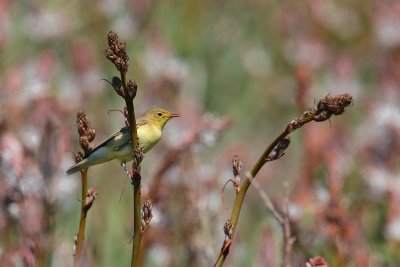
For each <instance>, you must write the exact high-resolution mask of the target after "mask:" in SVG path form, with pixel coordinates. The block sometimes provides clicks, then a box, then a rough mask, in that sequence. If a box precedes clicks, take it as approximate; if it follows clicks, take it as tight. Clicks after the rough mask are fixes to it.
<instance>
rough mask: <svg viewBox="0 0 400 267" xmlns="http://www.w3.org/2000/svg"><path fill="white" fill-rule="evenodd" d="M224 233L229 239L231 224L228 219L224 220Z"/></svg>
mask: <svg viewBox="0 0 400 267" xmlns="http://www.w3.org/2000/svg"><path fill="white" fill-rule="evenodd" d="M224 233H225V236H226V237H228V238H229V239H230V238H232V233H233V224H232V222H231V220H230V219H228V220H226V222H225V224H224Z"/></svg>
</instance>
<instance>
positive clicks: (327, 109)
mask: <svg viewBox="0 0 400 267" xmlns="http://www.w3.org/2000/svg"><path fill="white" fill-rule="evenodd" d="M351 103H353V97H352V96H351V95H350V94H348V93H345V94H341V95H337V96H335V97H331V96H326V97H324V98H323V99H321V100H320V101H319V102H318V105H317V116H318V115H320V114H321V113H325V114H324V115H321V116H319V117H317V119H314V120H315V121H323V120H327V119H329V118H330V117H331V115H340V114H342V113H343V112H344V111H345V108H346V107H347V106H349V105H350V104H351Z"/></svg>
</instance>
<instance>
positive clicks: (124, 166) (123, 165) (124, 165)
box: [121, 161, 131, 177]
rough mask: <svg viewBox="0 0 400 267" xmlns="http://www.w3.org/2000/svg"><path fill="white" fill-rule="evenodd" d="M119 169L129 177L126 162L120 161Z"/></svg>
mask: <svg viewBox="0 0 400 267" xmlns="http://www.w3.org/2000/svg"><path fill="white" fill-rule="evenodd" d="M121 167H122V169H123V170H124V171H125V172H126V174H127V175H128V176H129V177H130V176H131V175H130V173H129V171H128V169H127V168H126V162H125V161H121Z"/></svg>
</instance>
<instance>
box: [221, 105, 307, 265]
mask: <svg viewBox="0 0 400 267" xmlns="http://www.w3.org/2000/svg"><path fill="white" fill-rule="evenodd" d="M314 116H315V112H314V113H310V114H308V116H307V117H305V118H304V120H303V122H304V124H305V123H308V122H310V121H312V120H313V118H314ZM289 126H290V124H289V125H288V127H286V129H285V130H284V131H283V132H282V133H281V134H280V135H279V136H278V137H277V138H276V139H275V140H274V141H273V142H272V143H271V144H270V145H269V146H268V147H267V148H266V149H265V151H264V153H263V154H262V155H261V157H260V158H259V159H258V161H257V162H256V164H254V166H253V168H252V169H251V172H250V174H251V177H252V178H255V177H256V175H257V174H258V172H259V171H260V169H261V168H262V167H263V166H264V164H265V163H266V162H267V161H266V159H267V157H268V156H269V155H270V154H271V152H272V150H273V149H274V148H275V146H276V145H277V144H278V143H279V142H280V141H281V140H283V139H284V138H285V137H286V136H288V135H289V134H290V133H292V132H293V131H294V130H295V129H293V128H291V127H289ZM250 184H251V181H250V180H249V179H245V180H244V181H243V183H242V184H241V186H240V191H239V193H237V194H236V198H235V204H234V207H233V210H232V214H231V218H230V220H231V222H232V224H233V229H232V236H231V239H233V236H234V234H235V231H236V226H237V223H238V220H239V215H240V210H241V208H242V204H243V200H244V197H245V196H246V192H247V189H249V187H250ZM228 253H229V249H226V250H224V251H221V253H220V254H219V257H218V259H217V262H216V263H215V265H214V266H216V267H221V266H222V265H223V263H224V261H225V259H226V257H227V256H228Z"/></svg>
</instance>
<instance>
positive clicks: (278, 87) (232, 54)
mask: <svg viewBox="0 0 400 267" xmlns="http://www.w3.org/2000/svg"><path fill="white" fill-rule="evenodd" d="M399 28H400V2H399V1H391V0H379V1H378V0H375V1H373V0H354V1H342V0H339V1H329V0H308V1H293V0H289V1H287V0H284V1H276V0H271V1H260V0H252V1H243V0H242V1H239V0H232V1H200V0H191V1H183V0H181V1H170V0H163V1H150V0H133V1H119V0H118V1H113V0H100V1H57V0H56V1H24V0H22V1H10V0H0V207H1V208H0V265H1V266H72V263H73V257H72V253H73V237H74V235H75V234H76V233H77V231H78V223H79V216H80V176H79V175H72V176H67V175H66V174H65V170H66V169H67V168H68V167H70V166H71V165H72V164H73V163H74V160H73V152H77V151H78V150H79V146H78V142H77V140H78V134H77V130H76V126H75V119H76V117H75V116H76V113H77V111H78V110H80V109H83V110H85V111H86V112H87V114H88V116H89V119H90V121H91V126H92V127H94V128H95V129H96V133H97V134H96V139H95V141H94V143H95V144H96V143H97V144H99V143H100V142H102V140H104V139H105V138H106V137H107V136H108V135H110V134H112V133H113V132H115V131H117V130H119V129H120V127H122V126H123V125H124V122H123V117H122V116H121V114H120V113H119V112H110V113H108V111H109V110H111V109H121V108H122V107H123V100H122V99H121V98H120V97H118V96H117V95H116V94H115V92H114V91H113V89H112V88H111V87H110V86H109V85H108V84H107V83H106V82H104V81H102V80H101V79H109V80H111V78H112V76H116V75H117V72H116V70H115V69H114V68H113V66H112V64H111V63H110V62H109V61H107V60H106V58H105V57H104V49H105V48H106V47H107V43H106V36H107V33H108V32H109V31H110V30H113V31H115V32H117V33H118V34H119V36H120V39H122V40H125V41H126V42H127V47H128V53H129V56H130V68H129V71H128V78H130V79H135V80H136V82H137V83H138V85H139V91H138V96H137V98H136V99H135V106H136V111H137V112H138V113H141V112H143V111H145V110H146V109H148V108H150V107H154V106H159V107H163V108H166V109H168V110H171V111H173V112H178V113H180V114H182V117H181V118H179V119H174V120H173V121H171V122H170V123H169V124H168V125H167V126H166V128H165V132H164V136H163V138H162V140H161V141H160V143H159V144H158V145H157V146H156V147H155V148H154V149H153V150H152V151H151V152H149V153H148V154H147V155H146V157H145V160H144V162H143V167H142V173H143V177H144V178H143V183H142V184H143V188H142V190H143V193H142V196H143V199H146V198H149V197H150V198H151V199H152V201H153V202H154V205H155V207H154V211H153V212H154V218H153V220H152V222H151V226H150V228H148V229H147V230H146V232H145V239H144V249H143V251H145V252H144V254H143V266H146V267H156V266H212V265H213V263H214V261H215V259H216V257H217V255H218V254H219V251H220V248H221V245H222V242H223V239H224V233H223V231H222V228H223V224H224V222H225V220H226V219H227V218H229V216H230V209H231V208H232V206H233V200H234V195H235V191H234V189H233V188H232V187H231V186H230V185H229V186H228V187H227V189H226V190H225V195H224V196H225V198H224V203H223V205H222V203H221V189H222V187H223V185H224V183H225V182H226V181H227V180H228V179H230V178H232V167H231V159H232V157H233V156H234V155H238V156H239V157H240V158H241V159H242V161H243V169H244V170H248V169H250V168H251V167H252V164H254V163H255V161H256V160H257V158H258V157H259V156H260V155H261V153H262V152H263V150H264V149H265V147H266V146H267V145H268V144H269V143H270V142H271V141H272V140H273V139H274V138H275V137H276V136H277V135H278V134H279V133H280V131H282V130H283V129H284V128H285V126H286V125H287V123H288V122H289V121H290V120H291V119H292V118H294V117H295V116H297V115H299V114H301V113H302V112H303V111H304V110H305V109H307V108H308V107H315V105H316V101H318V99H320V98H322V97H324V96H326V95H328V94H330V95H336V94H339V93H343V92H348V93H350V94H352V95H353V97H354V99H355V101H354V104H353V105H352V106H351V107H350V108H349V109H348V110H347V111H346V113H345V114H343V115H341V116H339V117H334V118H332V119H331V120H330V122H324V123H311V124H308V125H306V126H305V127H303V128H302V129H300V130H298V131H296V132H295V133H294V134H292V135H291V138H292V143H291V146H290V147H289V149H288V150H287V152H286V155H285V156H284V157H283V158H281V159H280V160H278V161H274V162H271V163H268V164H267V165H266V166H264V168H263V170H262V171H261V172H260V174H259V176H258V177H257V180H258V182H259V183H260V184H261V186H262V188H263V190H264V191H266V192H267V193H268V194H269V195H270V196H271V197H272V199H273V200H274V202H275V203H277V206H278V207H279V206H280V205H281V202H282V198H283V192H284V188H283V183H284V182H288V183H289V185H290V216H291V221H292V230H293V232H294V236H295V238H296V241H295V243H294V247H293V262H294V266H304V265H305V262H306V261H307V259H308V258H310V257H313V256H316V255H321V256H323V257H325V259H326V260H327V261H328V263H329V264H330V266H400V208H399V207H400V175H399V174H400V170H399V152H400V141H399V140H400V138H399V137H400V108H399V107H400V101H399V100H400V98H399V97H400V96H399V94H400V31H399V30H398V29H399ZM89 186H93V187H96V188H97V190H98V196H97V199H96V201H95V203H94V205H93V207H92V208H91V210H90V211H89V217H88V222H87V232H86V243H87V245H86V250H85V255H86V256H85V265H84V266H127V265H129V263H130V254H131V245H130V244H129V240H130V239H131V235H132V233H133V229H132V220H133V216H132V194H131V192H132V189H131V187H130V185H129V181H127V178H126V176H125V175H124V173H123V172H122V171H121V169H120V166H119V164H118V162H110V163H107V164H103V165H100V166H96V167H93V168H91V169H90V171H89ZM121 195H122V196H121ZM237 229H238V230H237V235H236V236H235V240H234V243H233V246H232V248H231V251H230V254H229V257H228V259H227V262H226V266H279V264H280V263H281V254H282V249H281V246H282V241H281V240H282V235H281V231H280V227H279V225H278V224H277V223H276V221H275V220H274V219H273V217H272V216H271V214H270V212H269V211H268V210H267V208H266V207H265V205H264V203H263V202H262V200H261V198H260V197H259V195H258V193H257V192H256V191H255V190H254V189H252V188H250V190H249V191H248V193H247V196H246V199H245V203H244V207H243V210H242V213H241V217H240V219H239V224H238V226H237ZM35 264H36V265H35Z"/></svg>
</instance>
